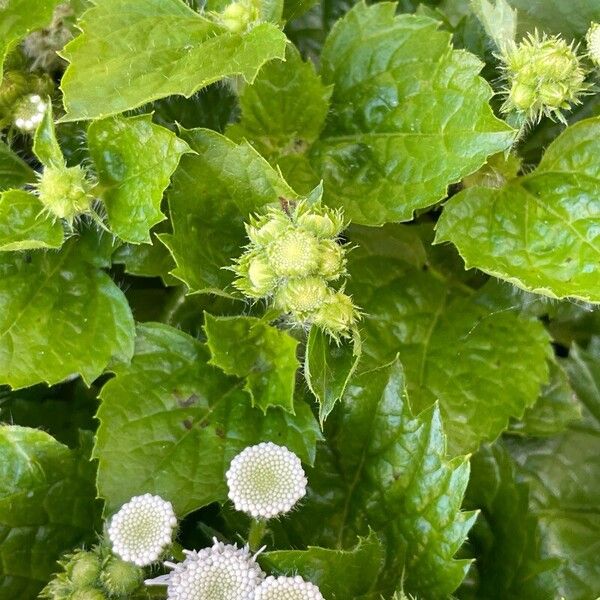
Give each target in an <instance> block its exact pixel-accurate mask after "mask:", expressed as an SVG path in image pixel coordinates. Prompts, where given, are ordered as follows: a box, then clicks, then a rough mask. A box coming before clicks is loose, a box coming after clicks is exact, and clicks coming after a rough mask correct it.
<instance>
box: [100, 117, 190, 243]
mask: <svg viewBox="0 0 600 600" xmlns="http://www.w3.org/2000/svg"><path fill="white" fill-rule="evenodd" d="M88 144H89V147H90V155H91V156H92V159H93V161H94V164H95V167H96V171H97V175H98V181H99V184H100V190H101V198H102V200H103V201H104V204H105V205H106V210H107V213H108V221H109V223H110V227H111V229H112V231H113V232H114V233H115V234H116V235H118V236H119V237H120V238H121V239H123V240H125V241H127V242H132V243H134V244H141V243H149V242H150V241H151V239H150V229H151V228H152V227H153V226H154V225H156V224H157V223H159V222H160V221H162V220H163V219H165V218H166V217H165V216H164V215H163V214H162V212H161V211H160V203H161V200H162V195H163V192H164V191H165V189H166V187H167V186H168V185H169V180H170V178H171V175H172V174H173V172H174V171H175V169H176V168H177V165H178V164H179V159H180V158H181V156H182V155H183V154H184V153H185V152H189V147H188V145H187V144H186V143H185V142H184V141H183V140H180V139H179V138H178V137H177V136H176V135H175V134H174V133H173V132H171V131H169V130H168V129H165V128H163V127H160V126H159V125H155V124H154V123H152V116H151V115H139V116H136V117H130V118H124V117H114V118H112V119H106V120H103V121H95V122H94V123H92V124H91V125H90V127H89V129H88Z"/></svg>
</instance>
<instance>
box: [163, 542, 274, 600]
mask: <svg viewBox="0 0 600 600" xmlns="http://www.w3.org/2000/svg"><path fill="white" fill-rule="evenodd" d="M185 553H186V554H187V558H186V559H185V560H184V561H183V562H182V563H179V564H176V565H172V564H170V563H168V566H170V567H171V568H173V572H172V573H171V574H170V575H169V577H168V588H167V598H168V600H254V591H255V590H256V588H257V586H258V585H259V584H260V583H261V582H262V580H263V579H264V576H265V575H264V573H263V572H262V571H261V569H260V567H259V566H258V564H257V563H256V561H255V560H254V558H253V557H252V555H251V554H250V552H249V550H248V548H238V547H237V546H233V545H228V544H223V543H222V542H217V540H216V539H215V540H214V544H213V546H212V547H211V548H204V549H202V550H200V551H198V552H197V551H189V550H185Z"/></svg>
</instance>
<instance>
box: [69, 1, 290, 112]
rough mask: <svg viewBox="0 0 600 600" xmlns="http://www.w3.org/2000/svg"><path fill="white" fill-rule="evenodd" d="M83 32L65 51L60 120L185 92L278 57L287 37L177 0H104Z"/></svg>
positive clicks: (250, 73)
mask: <svg viewBox="0 0 600 600" xmlns="http://www.w3.org/2000/svg"><path fill="white" fill-rule="evenodd" d="M78 25H79V27H80V28H81V29H82V32H83V33H82V34H81V35H79V36H78V37H77V38H75V39H74V40H73V41H72V42H70V43H69V44H67V46H66V47H65V49H64V50H63V52H62V55H63V56H64V57H65V58H66V59H67V60H68V61H69V63H70V64H69V66H68V67H67V70H66V72H65V74H64V76H63V78H62V83H61V87H62V90H63V94H64V105H65V109H66V111H67V115H66V117H65V118H64V119H63V120H69V121H76V120H80V119H97V118H99V117H107V116H111V115H115V114H117V113H120V112H123V111H125V110H129V109H132V108H137V107H138V106H142V105H143V104H145V103H147V102H150V101H152V100H157V99H159V98H164V97H166V96H170V95H173V94H181V95H183V96H186V97H189V96H191V95H192V94H193V93H194V92H196V91H198V90H199V89H200V88H203V87H205V86H207V85H208V84H210V83H213V82H215V81H218V80H220V79H223V78H224V77H229V76H231V75H241V76H242V77H244V79H246V81H252V80H253V79H254V77H255V76H256V74H257V73H258V70H259V69H260V68H261V67H262V65H263V64H264V63H266V62H267V61H269V60H271V59H274V58H281V59H282V58H283V57H284V54H285V43H286V38H285V35H284V34H283V32H282V31H280V30H279V29H278V28H277V27H276V26H275V25H273V24H271V23H261V24H259V25H257V26H255V27H253V28H251V29H249V30H247V31H245V32H239V33H234V32H231V31H229V30H228V29H226V28H225V27H223V26H221V25H219V24H217V23H215V22H213V21H211V20H209V19H208V18H206V17H204V16H202V15H200V14H198V13H196V12H194V11H193V10H192V9H191V8H189V7H188V6H187V5H186V4H185V3H184V2H182V1H181V0H107V1H104V2H101V3H98V4H97V5H96V6H94V7H93V8H91V9H90V10H88V11H87V12H86V13H85V14H84V15H83V16H82V17H81V19H80V21H79V23H78Z"/></svg>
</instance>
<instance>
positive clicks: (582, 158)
mask: <svg viewBox="0 0 600 600" xmlns="http://www.w3.org/2000/svg"><path fill="white" fill-rule="evenodd" d="M599 152H600V118H593V119H587V120H584V121H580V122H579V123H576V124H575V125H572V126H571V127H568V128H567V129H565V130H564V132H563V133H562V134H561V135H560V136H559V137H558V138H557V139H556V140H555V141H554V142H552V144H550V146H549V147H548V149H547V150H546V153H545V155H544V157H543V159H542V161H541V162H540V164H539V166H538V167H537V168H536V169H535V170H534V171H533V172H532V173H529V174H528V175H524V176H523V177H518V178H516V179H513V180H512V181H509V182H508V183H507V184H506V185H505V186H504V187H502V188H499V189H492V188H483V187H473V188H469V189H466V190H464V191H462V192H461V193H459V194H457V195H456V196H454V197H453V198H452V199H451V200H450V201H449V202H448V204H447V205H446V207H445V208H444V212H443V213H442V216H441V218H440V220H439V221H438V225H437V235H436V243H440V242H448V241H449V242H452V243H453V244H454V245H455V246H456V247H457V248H458V251H459V252H460V254H461V256H462V257H463V259H464V261H465V265H466V267H467V268H470V267H477V268H479V269H481V270H482V271H485V272H486V273H490V274H491V275H494V276H496V277H500V278H501V279H505V280H507V281H510V282H511V283H513V284H515V285H517V286H519V287H520V288H522V289H524V290H529V291H533V292H536V293H539V294H545V295H547V296H551V297H554V298H566V297H574V298H581V299H583V300H588V301H590V302H600V241H599V239H598V236H597V235H596V228H597V225H598V223H599V222H600V164H599V163H598V161H597V160H596V157H597V155H598V153H599Z"/></svg>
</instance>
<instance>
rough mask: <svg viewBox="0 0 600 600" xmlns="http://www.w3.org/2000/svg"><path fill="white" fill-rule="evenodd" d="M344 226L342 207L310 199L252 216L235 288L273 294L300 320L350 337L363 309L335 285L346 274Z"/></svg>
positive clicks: (336, 335) (251, 295) (259, 294)
mask: <svg viewBox="0 0 600 600" xmlns="http://www.w3.org/2000/svg"><path fill="white" fill-rule="evenodd" d="M344 226H345V223H344V218H343V214H342V212H341V211H339V210H333V209H331V208H327V207H324V206H320V205H309V204H308V203H307V202H306V201H300V202H298V203H297V204H296V205H295V206H294V207H292V208H290V209H289V211H284V210H281V209H270V210H269V211H268V212H267V213H266V214H265V215H263V216H257V217H253V218H251V220H250V222H249V223H248V224H247V225H246V231H247V233H248V237H249V239H250V243H249V244H248V246H247V248H246V251H245V252H244V254H242V256H241V257H240V258H239V259H238V260H237V261H236V265H235V267H234V268H233V271H234V272H235V273H236V275H237V279H236V280H235V282H234V285H235V287H236V288H237V289H238V290H239V291H241V292H242V293H243V294H244V295H245V296H247V297H249V298H264V299H268V300H269V301H270V302H271V303H272V304H273V305H274V306H275V307H276V308H277V309H279V310H281V311H282V312H284V313H286V314H288V315H290V317H291V320H292V321H293V322H294V323H296V324H301V325H311V324H312V323H315V324H316V325H318V326H319V327H321V328H322V329H323V330H325V331H326V332H327V333H328V334H329V335H331V336H332V337H333V338H334V339H336V340H339V338H340V337H347V336H349V335H350V332H351V329H352V327H353V325H354V324H355V323H356V321H357V320H358V318H359V313H358V311H357V309H356V307H355V306H354V304H353V303H352V299H351V298H350V297H349V296H348V295H347V294H345V293H344V292H343V290H336V289H335V288H333V287H332V285H331V284H332V283H333V282H336V281H340V280H342V279H343V278H344V277H346V275H347V272H346V251H347V248H346V247H345V246H344V245H342V244H341V243H340V242H339V239H338V238H339V235H340V233H341V231H342V230H343V228H344Z"/></svg>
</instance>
